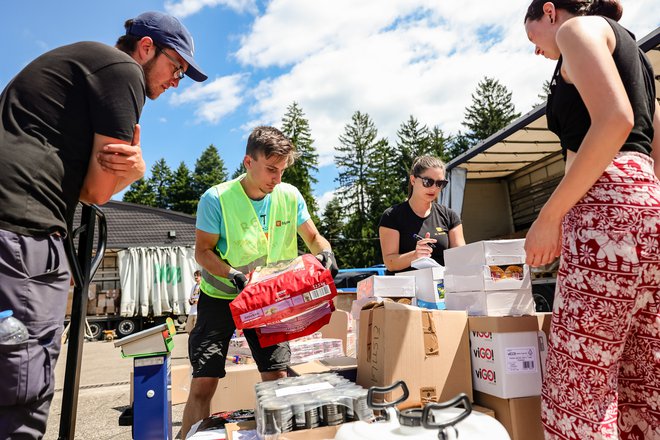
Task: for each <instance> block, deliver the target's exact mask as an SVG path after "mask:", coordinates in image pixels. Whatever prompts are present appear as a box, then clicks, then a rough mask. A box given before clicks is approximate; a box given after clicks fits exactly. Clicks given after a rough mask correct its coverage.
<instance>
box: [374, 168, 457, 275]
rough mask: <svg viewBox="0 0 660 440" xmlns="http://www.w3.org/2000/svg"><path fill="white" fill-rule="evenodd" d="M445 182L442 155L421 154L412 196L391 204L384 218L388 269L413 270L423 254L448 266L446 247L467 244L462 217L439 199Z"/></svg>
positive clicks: (382, 237) (411, 183)
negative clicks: (396, 203) (401, 201)
mask: <svg viewBox="0 0 660 440" xmlns="http://www.w3.org/2000/svg"><path fill="white" fill-rule="evenodd" d="M445 186H447V180H445V164H444V163H442V161H441V160H440V159H438V158H437V157H433V156H420V157H418V158H416V159H415V160H414V162H413V165H412V168H411V170H410V176H409V181H408V200H406V201H405V202H403V203H399V204H398V205H394V206H392V207H391V208H388V209H387V210H386V211H385V212H384V213H383V216H382V217H381V219H380V225H379V228H378V234H379V236H380V249H381V252H382V253H383V262H384V263H385V266H386V267H387V270H388V272H390V273H395V272H402V271H406V270H411V269H412V268H411V267H410V263H412V262H413V261H414V260H416V259H418V258H422V257H431V258H433V259H434V260H435V261H437V262H438V263H439V264H440V265H442V266H444V265H445V260H444V256H443V253H444V250H445V249H448V248H450V247H457V246H463V245H465V238H463V225H462V224H461V218H460V217H459V216H458V214H456V213H455V212H454V211H452V210H451V209H449V208H447V207H446V206H442V205H440V204H438V203H437V200H438V197H439V196H440V192H441V191H442V189H443V188H444V187H445Z"/></svg>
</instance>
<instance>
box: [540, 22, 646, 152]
mask: <svg viewBox="0 0 660 440" xmlns="http://www.w3.org/2000/svg"><path fill="white" fill-rule="evenodd" d="M603 18H605V20H606V21H607V22H608V23H609V24H610V26H612V30H613V31H614V35H615V37H616V47H615V48H614V52H613V53H612V58H613V59H614V63H615V64H616V67H617V70H618V71H619V75H620V76H621V80H622V81H623V85H624V87H625V89H626V92H627V94H628V99H629V100H630V104H631V106H632V109H633V113H634V117H635V119H634V121H635V123H634V126H633V128H632V130H631V131H630V134H629V135H628V139H626V141H625V142H624V144H623V145H622V147H621V150H620V151H637V152H640V153H644V154H649V155H650V153H651V141H652V140H653V113H654V111H655V85H654V82H653V67H652V66H651V63H650V62H649V60H648V58H647V57H646V55H645V54H644V52H642V50H641V49H639V47H638V46H637V43H636V42H635V36H634V35H633V34H632V33H631V32H630V31H628V30H627V29H626V28H624V27H623V26H621V25H620V24H619V23H617V22H616V21H614V20H611V19H609V18H606V17H603ZM561 65H562V58H561V57H560V58H559V61H557V67H556V68H555V73H554V74H553V78H552V81H551V82H550V94H549V95H548V105H547V107H546V117H547V119H548V128H549V129H550V130H551V131H552V132H553V133H555V134H556V135H557V136H559V139H560V141H561V147H562V153H563V154H564V157H566V150H570V151H574V152H577V151H578V148H579V147H580V144H582V140H583V139H584V136H585V135H586V134H587V130H589V127H590V126H591V118H590V117H589V112H588V111H587V107H586V106H585V105H584V101H582V98H581V97H580V94H579V92H578V90H577V89H576V88H575V86H574V85H573V84H568V83H566V81H564V79H563V78H562V76H561Z"/></svg>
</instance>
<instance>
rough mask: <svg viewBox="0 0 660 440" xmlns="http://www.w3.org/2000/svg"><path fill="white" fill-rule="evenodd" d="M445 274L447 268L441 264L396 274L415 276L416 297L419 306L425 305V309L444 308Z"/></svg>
mask: <svg viewBox="0 0 660 440" xmlns="http://www.w3.org/2000/svg"><path fill="white" fill-rule="evenodd" d="M444 274H445V268H444V267H442V266H439V267H428V268H425V269H418V270H411V271H407V272H399V273H397V274H395V275H396V276H413V277H415V298H417V306H418V307H423V308H425V309H439V310H444V308H445V284H444Z"/></svg>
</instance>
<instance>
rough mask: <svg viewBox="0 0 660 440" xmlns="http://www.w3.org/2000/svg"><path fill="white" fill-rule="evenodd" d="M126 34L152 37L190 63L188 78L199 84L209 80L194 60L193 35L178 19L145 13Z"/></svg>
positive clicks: (136, 19) (132, 24) (135, 19)
mask: <svg viewBox="0 0 660 440" xmlns="http://www.w3.org/2000/svg"><path fill="white" fill-rule="evenodd" d="M126 34H127V35H132V36H134V37H151V39H152V40H153V41H154V43H156V44H157V45H160V46H165V47H169V48H172V49H174V50H175V51H176V52H177V53H178V54H179V55H180V56H181V58H183V59H184V60H186V62H187V63H188V68H187V69H186V71H185V74H186V75H187V76H189V77H190V78H191V79H193V80H195V81H197V82H202V81H205V80H206V79H207V78H208V77H207V76H206V74H205V73H204V72H202V69H200V68H199V66H198V65H197V63H196V62H195V59H194V58H193V56H194V52H195V44H194V42H193V37H192V35H190V32H188V29H186V28H185V26H184V25H183V24H181V22H180V21H179V20H178V19H177V18H176V17H173V16H171V15H168V14H165V13H163V12H158V11H149V12H144V13H142V14H140V15H138V16H137V17H136V18H134V19H133V20H132V23H131V25H130V26H129V27H128V28H127V30H126Z"/></svg>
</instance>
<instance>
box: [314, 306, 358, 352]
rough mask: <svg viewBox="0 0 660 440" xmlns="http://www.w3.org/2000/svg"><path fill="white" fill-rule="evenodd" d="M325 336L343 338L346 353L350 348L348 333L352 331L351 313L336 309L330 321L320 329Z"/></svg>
mask: <svg viewBox="0 0 660 440" xmlns="http://www.w3.org/2000/svg"><path fill="white" fill-rule="evenodd" d="M319 331H320V332H321V334H322V335H323V337H324V338H331V339H341V342H342V347H344V354H346V351H347V348H348V333H349V332H350V331H351V315H350V314H349V313H348V312H346V311H344V310H335V311H334V312H332V315H330V322H329V323H327V324H326V325H324V326H323V327H321V329H320V330H319Z"/></svg>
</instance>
